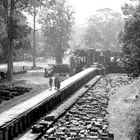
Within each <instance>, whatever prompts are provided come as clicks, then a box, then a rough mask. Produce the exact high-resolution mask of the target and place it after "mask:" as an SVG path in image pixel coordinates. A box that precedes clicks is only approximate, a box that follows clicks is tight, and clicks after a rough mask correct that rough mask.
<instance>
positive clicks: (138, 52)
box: [120, 5, 140, 77]
mask: <svg viewBox="0 0 140 140" xmlns="http://www.w3.org/2000/svg"><path fill="white" fill-rule="evenodd" d="M123 10H126V9H125V8H124V9H123ZM139 11H140V5H138V6H137V7H135V10H133V13H128V14H127V15H126V16H127V19H126V21H125V26H124V30H123V31H122V32H121V35H120V43H121V45H122V50H123V59H122V62H123V66H124V68H125V70H126V71H127V73H128V74H129V75H130V76H133V77H137V76H139V75H140V14H139Z"/></svg>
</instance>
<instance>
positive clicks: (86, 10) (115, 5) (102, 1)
mask: <svg viewBox="0 0 140 140" xmlns="http://www.w3.org/2000/svg"><path fill="white" fill-rule="evenodd" d="M67 1H68V3H69V4H70V5H71V6H72V7H73V9H74V12H75V14H74V16H75V22H76V24H77V25H86V22H87V19H88V18H89V17H90V16H91V15H93V14H95V11H96V10H97V9H101V8H110V9H113V10H114V11H117V12H120V13H121V6H122V5H123V4H124V3H130V0H67ZM131 3H136V2H134V1H133V2H131ZM28 21H29V24H30V26H33V19H32V16H28ZM36 28H41V27H40V25H39V24H36Z"/></svg>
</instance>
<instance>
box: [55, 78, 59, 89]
mask: <svg viewBox="0 0 140 140" xmlns="http://www.w3.org/2000/svg"><path fill="white" fill-rule="evenodd" d="M54 86H55V87H56V88H57V89H60V80H59V78H58V77H55V79H54Z"/></svg>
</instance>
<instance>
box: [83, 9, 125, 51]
mask: <svg viewBox="0 0 140 140" xmlns="http://www.w3.org/2000/svg"><path fill="white" fill-rule="evenodd" d="M122 27H123V18H122V16H121V14H120V13H118V12H114V11H113V10H111V9H108V8H105V9H99V10H97V11H96V14H95V15H93V16H92V17H91V18H90V19H89V21H88V27H87V32H86V34H85V42H86V45H87V46H90V48H95V49H97V48H100V49H102V50H113V51H118V50H121V48H120V47H119V42H118V39H117V36H118V34H119V32H120V31H121V29H122Z"/></svg>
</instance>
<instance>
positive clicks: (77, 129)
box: [40, 74, 130, 140]
mask: <svg viewBox="0 0 140 140" xmlns="http://www.w3.org/2000/svg"><path fill="white" fill-rule="evenodd" d="M128 83H130V79H129V78H128V77H127V76H126V75H124V74H110V75H107V76H105V77H103V78H101V79H100V80H99V81H98V82H97V84H96V85H95V86H94V87H92V88H91V89H90V90H88V92H86V93H85V94H84V95H83V97H81V98H80V99H79V100H78V101H77V102H76V103H75V104H74V106H72V108H71V109H70V110H69V111H68V112H67V113H66V114H65V115H64V116H63V117H61V118H60V119H59V120H58V121H57V122H56V123H55V124H54V125H53V127H52V128H50V129H49V130H47V131H46V134H45V135H44V136H43V137H42V138H41V139H40V140H114V135H113V134H112V133H111V132H109V131H108V125H109V123H108V111H107V107H108V101H109V96H110V95H111V94H113V93H114V92H115V90H116V89H117V88H118V87H119V86H120V85H124V84H128Z"/></svg>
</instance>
